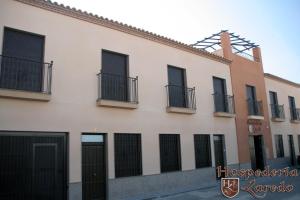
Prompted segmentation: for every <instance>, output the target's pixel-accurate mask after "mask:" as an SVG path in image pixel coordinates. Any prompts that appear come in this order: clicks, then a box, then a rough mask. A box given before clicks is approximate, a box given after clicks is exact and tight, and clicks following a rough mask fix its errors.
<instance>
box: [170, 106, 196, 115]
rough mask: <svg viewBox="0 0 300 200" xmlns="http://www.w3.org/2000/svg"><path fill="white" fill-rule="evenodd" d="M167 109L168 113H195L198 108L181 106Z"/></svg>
mask: <svg viewBox="0 0 300 200" xmlns="http://www.w3.org/2000/svg"><path fill="white" fill-rule="evenodd" d="M166 111H167V112H168V113H181V114H195V113H196V109H191V108H180V107H167V108H166Z"/></svg>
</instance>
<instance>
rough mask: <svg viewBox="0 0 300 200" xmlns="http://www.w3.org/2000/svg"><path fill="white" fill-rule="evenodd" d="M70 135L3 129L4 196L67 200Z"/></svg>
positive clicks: (5, 199) (4, 199) (0, 173)
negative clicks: (68, 139)
mask: <svg viewBox="0 0 300 200" xmlns="http://www.w3.org/2000/svg"><path fill="white" fill-rule="evenodd" d="M66 152H67V151H66V135H65V134H63V133H28V132H26V133H24V132H0V199H1V200H65V199H66V189H67V173H66V171H67V170H66V169H67V168H66V166H67V165H66V160H67V159H66V155H67V154H66Z"/></svg>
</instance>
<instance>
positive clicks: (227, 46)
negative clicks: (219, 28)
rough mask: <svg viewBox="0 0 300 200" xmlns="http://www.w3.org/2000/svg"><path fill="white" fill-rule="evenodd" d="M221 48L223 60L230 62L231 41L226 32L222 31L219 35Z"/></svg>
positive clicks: (231, 56)
mask: <svg viewBox="0 0 300 200" xmlns="http://www.w3.org/2000/svg"><path fill="white" fill-rule="evenodd" d="M221 47H222V49H223V55H224V57H225V58H227V59H229V60H232V58H233V55H232V48H231V41H230V36H229V33H228V32H227V31H223V32H222V33H221Z"/></svg>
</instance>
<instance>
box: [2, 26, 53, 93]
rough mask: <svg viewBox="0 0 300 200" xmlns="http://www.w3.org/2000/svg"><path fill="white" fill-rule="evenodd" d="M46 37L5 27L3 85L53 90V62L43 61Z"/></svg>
mask: <svg viewBox="0 0 300 200" xmlns="http://www.w3.org/2000/svg"><path fill="white" fill-rule="evenodd" d="M44 41H45V37H44V36H42V35H37V34H34V33H28V32H25V31H20V30H15V29H12V28H7V27H5V28H4V36H3V49H2V56H1V74H0V87H1V88H6V89H14V90H25V91H33V92H44V93H50V86H51V85H50V84H51V68H52V64H50V63H43V60H44Z"/></svg>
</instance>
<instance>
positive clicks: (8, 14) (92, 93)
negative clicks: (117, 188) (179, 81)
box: [0, 0, 238, 182]
mask: <svg viewBox="0 0 300 200" xmlns="http://www.w3.org/2000/svg"><path fill="white" fill-rule="evenodd" d="M4 26H8V27H12V28H16V29H21V30H25V31H29V32H33V33H37V34H41V35H45V36H46V41H45V62H49V61H51V60H53V61H54V66H53V79H52V99H51V101H50V102H36V101H26V100H16V99H4V98H0V130H17V131H59V132H68V133H69V146H70V150H69V152H70V156H69V163H70V167H69V173H70V182H79V181H81V141H80V136H81V134H82V133H83V132H99V133H107V134H108V150H109V151H108V154H109V155H108V166H109V178H114V145H113V133H116V132H118V133H141V134H142V152H143V174H144V175H148V174H157V173H160V161H159V141H158V134H159V133H180V134H181V150H182V170H190V169H194V168H195V161H194V160H195V159H194V146H193V134H199V133H200V134H201V133H203V134H225V140H226V148H227V161H228V164H234V163H237V162H238V156H237V142H236V131H235V121H234V118H216V117H214V116H213V110H214V104H213V98H212V93H213V84H212V77H213V76H217V77H221V78H224V79H226V82H227V90H228V94H232V89H231V79H230V71H229V66H228V65H225V64H222V63H220V62H217V61H213V60H210V59H207V58H204V57H201V56H197V55H194V54H191V53H188V52H185V51H182V50H179V49H175V48H171V47H168V46H165V45H162V44H159V43H155V42H152V41H149V40H146V39H142V38H139V37H135V36H133V35H129V34H125V33H122V32H118V31H115V30H112V29H108V28H105V27H101V26H98V25H95V24H91V23H87V22H84V21H80V20H77V19H74V18H71V17H66V16H63V15H60V14H56V13H52V12H49V11H46V10H42V9H39V8H36V7H32V6H28V5H25V4H22V3H19V2H15V1H10V0H1V2H0V42H1V43H2V36H3V27H4ZM0 46H1V47H2V45H0ZM101 49H107V50H112V51H115V52H119V53H123V54H127V55H129V73H130V76H132V77H135V76H138V77H139V108H138V109H136V110H123V109H116V108H104V107H97V106H96V98H97V78H96V74H97V73H98V72H99V70H100V68H101ZM168 64H170V65H175V66H178V67H183V68H186V75H187V85H188V87H196V99H197V113H196V114H194V115H184V114H174V113H172V114H171V113H166V111H165V108H166V92H165V87H164V86H165V85H166V84H167V65H168ZM213 154H214V152H213V149H212V156H213ZM213 157H214V156H213Z"/></svg>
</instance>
